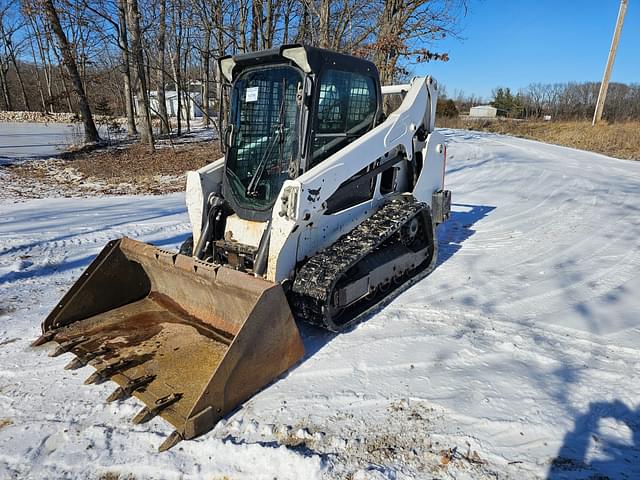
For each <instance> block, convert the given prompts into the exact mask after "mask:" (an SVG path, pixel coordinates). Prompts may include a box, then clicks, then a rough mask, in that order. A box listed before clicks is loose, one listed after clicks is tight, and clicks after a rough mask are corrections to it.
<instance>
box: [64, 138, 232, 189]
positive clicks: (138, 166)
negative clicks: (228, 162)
mask: <svg viewBox="0 0 640 480" xmlns="http://www.w3.org/2000/svg"><path fill="white" fill-rule="evenodd" d="M218 158H220V150H219V147H218V143H217V142H204V143H197V144H188V145H181V146H178V147H176V148H159V149H156V150H155V151H154V152H150V151H149V150H148V149H147V148H145V147H142V146H140V145H132V146H129V147H126V148H120V149H117V150H106V151H96V152H90V153H82V154H80V155H77V156H75V157H74V158H71V159H69V160H68V161H67V166H69V167H72V168H74V169H76V170H77V171H78V172H79V173H80V174H82V175H84V176H87V177H92V178H96V179H101V180H106V181H109V182H114V183H119V182H134V183H135V182H136V181H139V180H141V179H146V178H148V177H149V176H153V175H182V174H183V173H184V172H186V171H188V170H197V169H198V168H200V167H203V166H205V165H206V164H207V163H211V162H212V161H214V160H217V159H218Z"/></svg>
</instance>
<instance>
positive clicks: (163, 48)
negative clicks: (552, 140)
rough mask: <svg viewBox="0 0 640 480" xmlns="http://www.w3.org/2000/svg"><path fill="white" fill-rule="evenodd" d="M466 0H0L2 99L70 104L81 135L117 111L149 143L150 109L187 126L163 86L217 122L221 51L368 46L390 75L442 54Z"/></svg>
mask: <svg viewBox="0 0 640 480" xmlns="http://www.w3.org/2000/svg"><path fill="white" fill-rule="evenodd" d="M467 2H468V0H302V1H295V0H0V108H2V109H5V110H38V111H43V112H63V111H67V112H77V113H78V114H79V116H80V117H81V118H82V120H83V122H84V123H85V132H86V141H87V142H96V141H98V140H99V139H98V136H97V132H96V131H95V125H93V120H92V115H93V114H94V113H101V114H114V115H126V116H127V119H128V122H127V128H128V132H129V134H130V135H136V134H137V133H138V132H139V133H140V137H141V141H142V142H143V143H146V144H149V145H150V146H153V143H154V133H158V132H155V131H154V130H153V128H152V120H156V121H155V122H154V123H155V124H158V125H159V128H158V131H159V133H161V134H166V133H169V132H170V131H173V132H174V133H177V134H180V133H181V132H182V131H183V130H185V129H189V127H190V125H189V121H190V119H189V116H188V115H187V116H185V117H184V118H183V116H182V115H178V116H177V119H176V121H177V126H176V128H175V129H173V125H172V124H171V122H170V121H169V118H168V114H167V111H166V108H165V94H166V92H167V91H169V90H171V91H174V92H177V102H178V108H177V110H178V112H181V111H182V110H181V109H182V108H183V106H184V105H188V104H189V101H190V100H191V101H194V100H195V98H194V93H198V94H199V96H198V98H201V99H202V100H200V102H201V105H200V106H201V107H202V111H203V113H204V122H205V123H206V124H207V125H209V124H213V126H215V127H216V128H219V127H220V126H219V125H217V118H222V117H223V115H222V112H223V109H224V105H223V104H222V102H219V101H218V98H220V95H219V93H220V91H221V88H222V87H221V79H220V78H219V74H218V72H217V67H216V59H217V58H218V57H220V56H223V55H228V54H238V53H244V52H249V51H255V50H261V49H266V48H271V47H274V46H277V45H280V44H284V43H305V44H309V45H315V46H319V47H324V48H330V49H334V50H338V51H342V52H346V53H351V54H356V55H360V56H364V57H367V58H369V59H371V60H372V61H374V62H375V63H376V65H377V66H378V68H379V70H380V75H381V77H382V81H383V83H390V82H393V81H395V80H399V79H402V78H403V77H406V76H408V75H409V74H410V69H411V66H412V65H414V64H415V63H417V62H426V61H432V60H444V61H446V60H448V57H447V54H446V53H444V52H441V51H438V50H437V43H438V41H440V40H442V39H444V38H445V37H447V36H449V35H455V34H456V33H457V29H458V25H459V20H460V18H461V17H462V16H463V15H464V14H465V13H466V8H467ZM151 91H154V92H157V98H158V101H157V102H155V103H154V102H151V101H150V92H151ZM134 99H135V101H134ZM154 105H156V106H157V110H154V109H153V107H154Z"/></svg>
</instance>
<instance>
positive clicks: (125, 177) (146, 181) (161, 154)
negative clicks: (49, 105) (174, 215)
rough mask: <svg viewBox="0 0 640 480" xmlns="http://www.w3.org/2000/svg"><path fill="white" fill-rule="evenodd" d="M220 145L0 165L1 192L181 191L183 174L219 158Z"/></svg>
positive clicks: (128, 148) (101, 152)
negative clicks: (5, 177) (4, 177)
mask: <svg viewBox="0 0 640 480" xmlns="http://www.w3.org/2000/svg"><path fill="white" fill-rule="evenodd" d="M220 156H221V153H220V148H219V144H218V142H215V141H204V142H192V143H186V144H181V145H177V146H176V147H175V148H170V147H162V148H157V149H156V150H155V151H154V152H150V151H149V150H147V149H146V148H143V147H141V146H139V145H129V146H125V147H121V148H118V149H113V148H110V149H106V150H94V151H89V152H73V153H67V154H65V155H63V157H62V158H54V159H46V160H34V161H29V162H20V163H16V164H8V165H5V166H1V165H0V175H1V174H2V173H3V171H4V172H6V173H7V174H8V178H9V181H8V182H7V187H6V188H5V191H4V192H0V198H2V194H3V193H4V194H5V195H7V196H9V197H11V198H13V197H19V198H43V197H51V196H54V197H57V196H63V197H77V196H93V195H137V194H152V195H160V194H165V193H171V192H180V191H183V190H184V185H185V174H186V172H187V171H188V170H196V169H198V168H200V167H203V166H204V165H206V164H208V163H210V162H212V161H214V160H217V159H218V158H220Z"/></svg>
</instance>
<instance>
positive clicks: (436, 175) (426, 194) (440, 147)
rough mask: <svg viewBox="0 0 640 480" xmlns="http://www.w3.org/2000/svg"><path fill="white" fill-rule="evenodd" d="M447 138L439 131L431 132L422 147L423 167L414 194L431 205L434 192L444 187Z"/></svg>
mask: <svg viewBox="0 0 640 480" xmlns="http://www.w3.org/2000/svg"><path fill="white" fill-rule="evenodd" d="M445 145H446V144H445V138H444V135H442V134H441V133H438V132H431V133H430V134H429V136H428V137H427V142H426V144H425V146H424V148H423V149H422V158H423V159H424V160H423V167H422V171H421V172H420V177H418V181H417V182H416V186H415V188H414V189H413V196H414V197H415V198H416V199H417V200H419V201H421V202H424V203H426V204H428V205H429V207H431V206H432V205H431V198H432V195H433V193H434V192H437V191H438V190H442V189H443V188H444V168H445V148H446V147H445Z"/></svg>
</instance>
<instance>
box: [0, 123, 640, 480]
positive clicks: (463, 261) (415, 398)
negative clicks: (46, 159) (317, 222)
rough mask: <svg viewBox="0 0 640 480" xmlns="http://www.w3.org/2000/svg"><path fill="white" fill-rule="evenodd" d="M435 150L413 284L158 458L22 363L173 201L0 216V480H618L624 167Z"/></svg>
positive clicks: (163, 237)
mask: <svg viewBox="0 0 640 480" xmlns="http://www.w3.org/2000/svg"><path fill="white" fill-rule="evenodd" d="M445 133H446V135H447V136H448V141H449V148H448V152H449V158H448V172H447V184H448V187H449V188H450V189H451V190H453V199H454V207H453V215H452V218H451V219H450V220H449V221H448V222H447V223H446V224H445V225H443V226H442V227H441V229H440V231H439V246H440V259H439V262H438V266H437V268H436V269H435V271H434V272H433V273H432V274H431V275H429V276H428V277H426V278H424V279H420V280H419V281H417V282H413V284H412V285H410V286H407V287H406V288H404V289H403V291H402V292H401V293H400V294H397V295H395V297H394V298H393V299H392V300H391V301H390V302H387V304H386V305H384V306H381V307H380V308H379V309H378V310H377V311H376V312H375V313H373V314H371V315H370V316H369V318H368V319H367V320H366V321H365V322H363V323H361V324H360V325H358V326H357V327H356V328H354V329H353V330H352V331H350V332H348V333H345V334H342V335H333V334H329V333H326V332H323V331H320V330H317V329H314V328H311V327H308V326H304V325H302V326H301V329H302V333H303V337H304V341H305V347H306V351H307V353H306V356H305V358H304V360H303V361H302V362H301V363H300V364H299V365H298V366H297V367H295V368H294V369H292V370H291V371H290V372H289V373H288V374H286V375H285V376H283V378H281V379H279V380H278V381H277V382H275V383H274V384H272V385H271V386H269V387H268V388H266V389H265V390H263V391H262V392H260V393H259V394H258V395H256V396H255V397H253V398H252V399H251V400H249V401H248V402H246V403H245V404H244V405H243V406H242V407H241V408H240V409H239V410H238V411H236V412H235V413H233V414H232V415H230V416H229V417H228V418H227V419H225V420H224V421H222V422H221V423H220V424H219V425H218V426H217V427H216V428H215V429H214V430H213V431H212V432H210V433H208V434H206V435H204V436H203V437H201V438H198V439H196V440H193V441H187V442H182V443H181V444H179V445H178V446H177V447H176V448H174V449H173V450H171V451H169V452H167V453H164V454H156V453H154V452H155V449H156V448H157V446H158V445H159V444H160V443H161V441H162V440H163V438H164V437H165V436H166V435H167V434H168V433H169V432H170V431H171V429H170V427H169V426H168V425H167V424H165V423H164V422H163V421H162V420H154V421H152V422H150V423H149V424H144V425H137V426H136V425H133V424H131V423H130V422H129V421H128V420H129V419H130V418H131V417H132V416H133V415H134V414H135V412H136V411H137V410H138V409H139V403H138V402H137V401H136V400H135V399H129V400H126V401H124V402H120V403H116V404H107V403H105V402H104V399H105V398H106V397H107V395H108V394H109V393H110V392H111V390H112V389H113V388H114V387H113V384H109V383H105V384H102V385H98V386H91V387H88V386H84V385H83V384H82V382H83V380H84V378H86V377H87V376H88V375H89V374H90V371H91V368H90V367H86V368H84V369H81V370H77V371H66V370H63V366H64V365H65V364H66V363H67V362H68V361H69V359H70V355H62V356H60V357H57V358H49V357H48V356H47V355H46V353H47V351H48V349H49V348H51V347H44V348H38V349H34V348H32V347H30V346H29V344H30V342H31V341H32V340H33V339H35V338H36V337H37V335H38V333H39V324H40V322H41V321H42V319H43V318H44V317H45V316H46V314H47V313H48V311H49V310H50V309H51V308H52V306H53V305H54V304H55V302H56V301H57V300H58V299H59V298H60V297H61V296H62V294H63V293H64V292H65V291H66V290H67V289H68V288H69V286H70V285H71V283H72V282H73V281H74V279H75V278H76V277H77V276H78V275H79V274H80V273H81V272H82V270H83V268H85V267H86V265H87V264H88V263H89V261H90V260H91V258H92V257H93V256H94V255H95V254H96V253H97V252H98V251H99V250H100V249H101V248H102V246H103V245H104V244H105V243H106V242H107V241H108V240H110V239H113V238H117V237H121V236H123V235H127V236H130V237H132V238H136V239H140V240H142V241H146V242H152V243H154V244H156V245H158V246H162V247H163V248H169V249H171V248H177V247H178V245H179V244H180V243H181V241H182V240H183V239H184V238H185V236H186V234H187V232H188V230H189V225H188V223H187V222H188V221H187V216H186V212H185V208H184V204H183V195H181V194H173V195H166V196H161V197H145V196H137V197H94V198H81V199H78V198H75V199H65V198H56V199H42V200H29V201H17V200H15V201H12V200H10V199H2V200H0V477H14V476H15V477H30V478H41V477H50V478H57V477H69V478H98V477H100V476H101V475H105V474H107V473H110V474H116V475H117V474H121V475H123V478H126V476H127V475H133V476H135V478H184V477H186V478H200V477H208V478H211V477H213V478H218V477H222V476H224V475H226V476H228V477H230V478H234V479H235V478H274V477H275V478H279V479H283V478H344V477H347V476H349V475H350V476H351V478H354V479H401V478H425V477H428V478H432V477H437V478H458V479H464V478H469V479H479V478H496V477H499V478H513V479H528V478H550V479H562V478H567V479H578V478H589V477H590V476H595V475H597V474H601V475H608V476H609V478H629V479H631V478H638V477H639V476H640V381H639V380H640V356H639V355H638V354H639V353H640V352H638V349H639V346H640V315H639V314H640V298H639V297H638V295H637V292H638V289H639V287H640V273H639V272H640V212H639V209H640V207H638V206H637V205H636V204H637V201H636V200H637V198H638V194H639V193H640V180H639V179H640V163H634V162H630V161H621V160H616V159H612V158H608V157H604V156H602V155H597V154H592V153H587V152H581V151H577V150H573V149H568V148H563V147H557V146H551V145H546V144H542V143H538V142H532V141H528V140H522V139H516V138H510V137H504V136H499V135H494V134H487V133H474V132H462V131H445Z"/></svg>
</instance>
